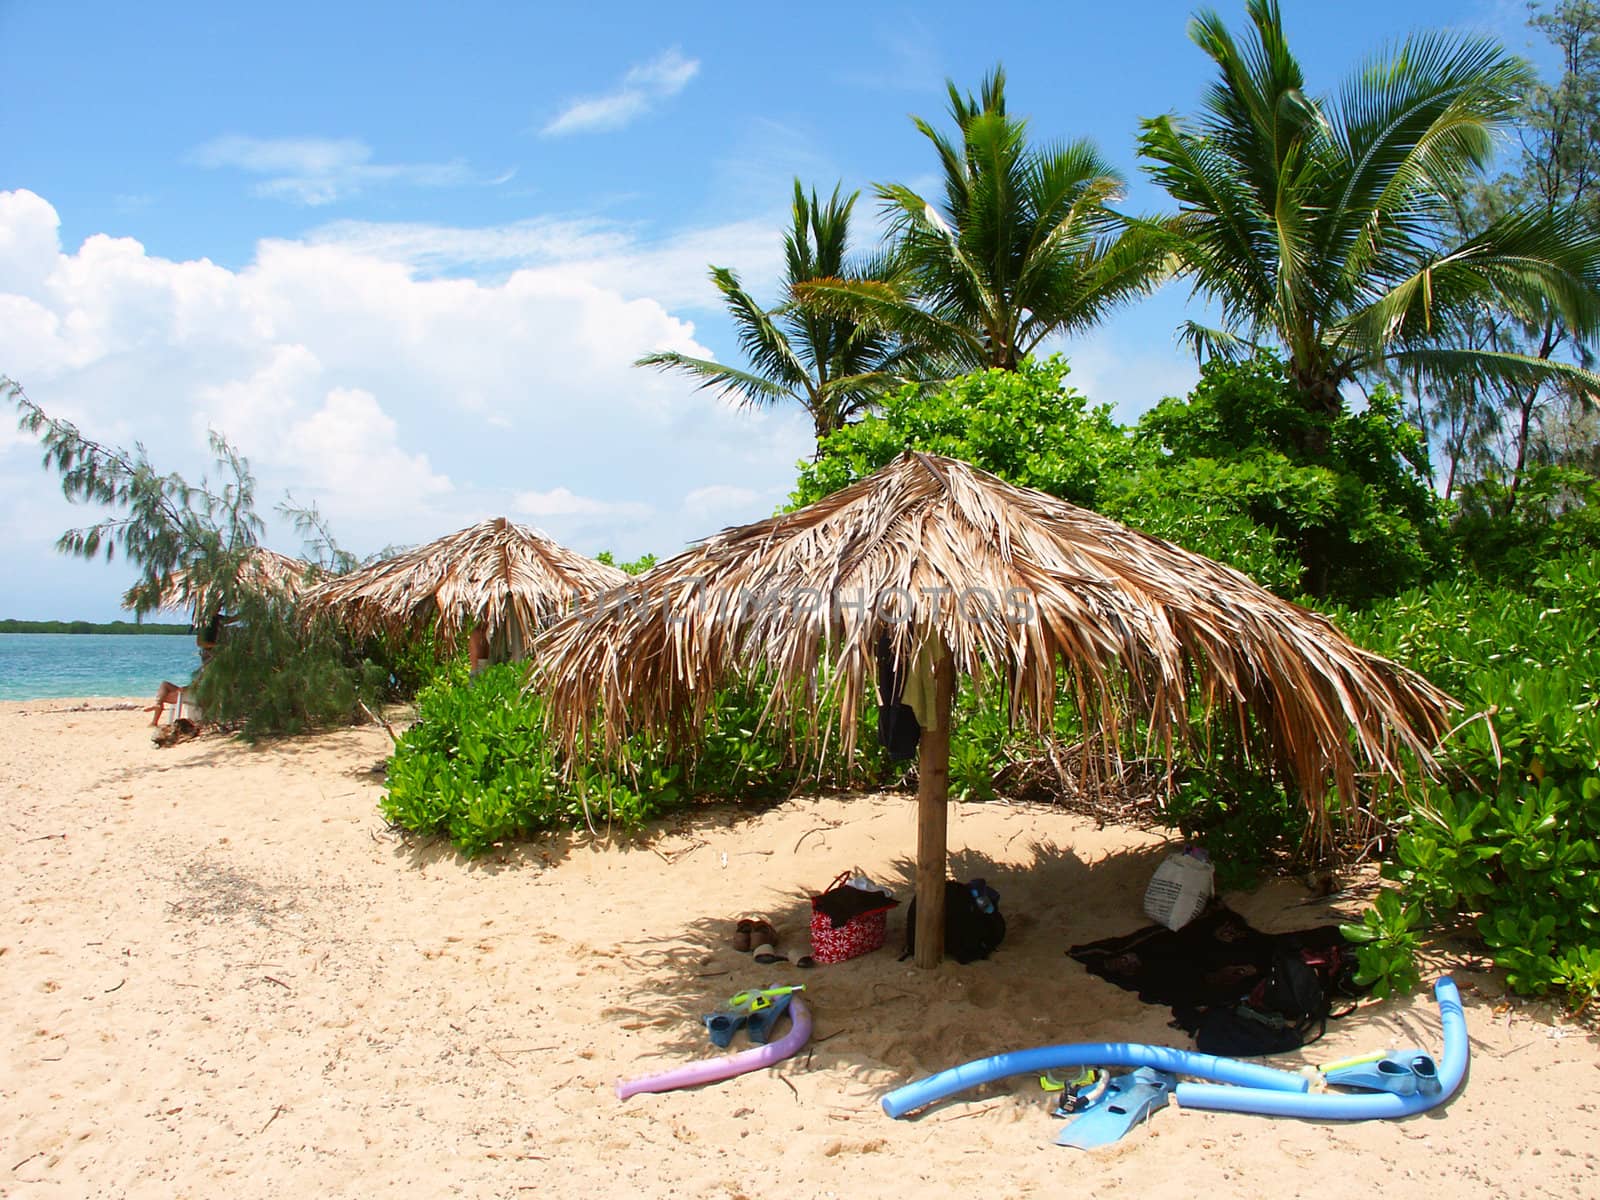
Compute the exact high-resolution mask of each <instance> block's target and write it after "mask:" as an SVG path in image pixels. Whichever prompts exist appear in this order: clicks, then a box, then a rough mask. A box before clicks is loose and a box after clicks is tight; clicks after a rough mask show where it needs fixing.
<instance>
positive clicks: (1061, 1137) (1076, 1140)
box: [1056, 1067, 1178, 1150]
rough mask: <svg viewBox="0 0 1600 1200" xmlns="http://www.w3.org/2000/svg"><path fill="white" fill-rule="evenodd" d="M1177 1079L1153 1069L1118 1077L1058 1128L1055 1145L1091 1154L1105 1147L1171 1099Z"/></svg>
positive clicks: (1141, 1069)
mask: <svg viewBox="0 0 1600 1200" xmlns="http://www.w3.org/2000/svg"><path fill="white" fill-rule="evenodd" d="M1177 1082H1178V1080H1177V1077H1176V1076H1174V1075H1171V1074H1169V1073H1167V1072H1166V1071H1158V1070H1156V1069H1155V1068H1154V1067H1140V1068H1139V1069H1138V1070H1137V1071H1133V1072H1131V1073H1129V1074H1127V1075H1118V1076H1116V1077H1115V1078H1114V1079H1112V1080H1111V1083H1110V1086H1108V1087H1107V1088H1106V1090H1105V1094H1104V1095H1102V1096H1101V1097H1100V1099H1099V1100H1098V1101H1097V1102H1096V1103H1095V1104H1093V1105H1092V1106H1090V1107H1089V1108H1088V1109H1086V1110H1085V1111H1084V1112H1082V1113H1080V1114H1079V1115H1078V1116H1077V1117H1075V1118H1074V1119H1073V1120H1071V1121H1069V1122H1067V1124H1065V1125H1063V1126H1062V1127H1061V1132H1060V1133H1058V1134H1056V1145H1058V1146H1076V1147H1077V1148H1078V1149H1079V1150H1093V1149H1095V1148H1096V1147H1098V1146H1109V1145H1110V1144H1111V1143H1112V1142H1114V1141H1116V1140H1117V1139H1119V1138H1120V1137H1122V1135H1123V1134H1125V1133H1127V1132H1128V1130H1130V1129H1132V1128H1133V1127H1134V1126H1135V1125H1137V1124H1138V1123H1139V1122H1140V1121H1143V1120H1144V1119H1145V1118H1147V1117H1148V1116H1149V1115H1150V1114H1151V1113H1153V1112H1155V1111H1156V1110H1157V1109H1161V1108H1165V1107H1166V1106H1167V1103H1168V1102H1169V1101H1170V1100H1171V1099H1172V1089H1173V1086H1174V1085H1175V1084H1176V1083H1177Z"/></svg>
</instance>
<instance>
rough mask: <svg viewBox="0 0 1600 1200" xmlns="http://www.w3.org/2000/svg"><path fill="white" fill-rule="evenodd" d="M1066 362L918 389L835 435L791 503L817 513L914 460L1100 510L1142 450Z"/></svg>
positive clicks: (807, 465)
mask: <svg viewBox="0 0 1600 1200" xmlns="http://www.w3.org/2000/svg"><path fill="white" fill-rule="evenodd" d="M1068 370H1069V368H1068V366H1067V363H1066V361H1065V360H1064V359H1062V358H1061V357H1060V356H1052V357H1050V358H1048V359H1044V360H1033V359H1029V360H1026V361H1025V362H1024V363H1023V364H1022V366H1021V367H1020V368H1019V369H1018V370H1016V371H999V370H992V371H979V372H976V373H974V374H971V375H964V376H962V377H961V378H959V379H953V380H951V381H949V382H948V383H946V384H944V385H942V386H940V387H939V388H936V389H924V388H921V387H918V386H909V387H906V388H903V389H901V390H900V391H898V392H895V393H894V394H892V395H890V396H888V397H887V398H886V399H885V400H884V401H883V405H882V411H881V412H879V413H876V414H873V415H870V416H867V417H865V418H863V419H862V420H860V421H857V422H855V423H854V424H851V425H846V426H844V427H843V428H842V429H839V430H837V431H835V432H834V433H831V434H829V435H828V436H827V437H825V438H823V439H822V440H821V441H820V442H818V443H817V455H816V458H815V460H813V461H811V462H803V463H801V464H800V478H799V480H798V482H797V483H796V484H795V490H794V495H793V496H792V497H791V501H792V504H793V506H794V507H799V506H801V505H804V504H810V503H812V502H813V501H815V500H820V499H821V498H822V497H823V496H827V495H830V494H831V493H833V492H836V491H838V490H839V489H840V488H842V487H844V486H846V485H847V484H850V483H853V482H855V481H856V480H858V479H862V478H864V477H866V476H868V475H870V474H872V473H873V472H874V471H876V470H878V469H879V468H881V467H885V466H887V465H888V464H889V463H891V462H893V461H894V459H895V458H896V457H897V456H898V455H899V454H900V453H901V452H902V451H904V450H907V449H912V450H920V451H923V452H924V453H927V454H943V455H947V456H949V457H951V458H959V459H963V460H965V461H966V462H970V463H972V464H973V465H974V466H977V467H981V468H982V469H983V470H985V471H991V472H993V473H994V474H996V475H998V476H1000V478H1002V479H1004V480H1006V481H1007V482H1010V483H1014V484H1017V485H1019V486H1021V487H1031V488H1038V489H1039V490H1041V491H1045V492H1049V493H1051V494H1052V495H1056V496H1060V497H1062V498H1063V499H1065V500H1070V501H1071V502H1072V503H1074V504H1080V505H1083V506H1085V507H1090V508H1092V507H1094V505H1095V503H1096V501H1097V499H1098V497H1099V494H1100V486H1101V482H1102V480H1103V479H1104V478H1106V477H1107V476H1108V475H1111V474H1113V473H1116V472H1120V471H1124V470H1126V469H1127V468H1128V466H1129V465H1130V464H1131V462H1132V455H1133V447H1132V446H1131V445H1130V443H1129V442H1128V440H1127V438H1126V436H1125V435H1124V434H1123V431H1122V429H1121V427H1120V426H1118V425H1117V423H1116V422H1115V421H1113V420H1112V419H1111V410H1110V408H1109V407H1108V406H1103V405H1102V406H1099V407H1093V408H1092V407H1090V405H1089V401H1088V398H1087V397H1085V396H1084V395H1083V393H1081V392H1079V391H1077V390H1075V389H1073V388H1072V387H1070V386H1068V385H1067V383H1066V378H1067V374H1068Z"/></svg>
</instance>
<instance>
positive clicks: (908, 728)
mask: <svg viewBox="0 0 1600 1200" xmlns="http://www.w3.org/2000/svg"><path fill="white" fill-rule="evenodd" d="M906 666H907V664H906V663H900V664H899V665H898V667H897V665H896V663H895V661H894V643H893V642H892V641H890V640H889V635H888V634H886V633H885V634H880V635H879V637H878V744H879V745H881V746H883V747H884V748H885V749H887V750H888V751H889V757H890V758H892V759H895V760H897V761H900V760H904V759H908V758H915V757H916V756H917V746H918V744H919V743H920V742H921V741H922V726H921V725H918V724H917V714H916V713H914V712H912V711H911V706H910V705H909V704H901V703H900V697H901V696H903V695H904V694H905V690H906V670H905V668H906Z"/></svg>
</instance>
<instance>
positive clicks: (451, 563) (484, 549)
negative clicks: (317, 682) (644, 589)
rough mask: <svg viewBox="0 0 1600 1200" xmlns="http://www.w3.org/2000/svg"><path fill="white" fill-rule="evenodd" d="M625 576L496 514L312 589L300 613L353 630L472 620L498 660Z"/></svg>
mask: <svg viewBox="0 0 1600 1200" xmlns="http://www.w3.org/2000/svg"><path fill="white" fill-rule="evenodd" d="M627 581H628V576H627V575H626V574H625V573H624V572H622V571H619V570H617V568H615V567H608V566H606V565H605V564H604V563H599V562H595V561H594V560H593V559H592V558H585V557H584V556H583V555H581V554H578V553H576V552H575V551H572V550H568V549H567V548H566V547H565V546H562V545H559V544H557V543H556V542H554V541H552V540H551V539H550V538H548V537H546V536H545V535H544V534H542V533H540V532H539V531H538V530H536V529H531V528H529V527H528V526H526V525H515V524H513V523H512V522H510V521H508V520H506V519H505V518H504V517H495V518H493V519H491V520H488V521H483V522H481V523H480V524H477V525H473V526H471V527H470V528H467V529H462V530H459V531H457V532H456V533H452V534H449V535H447V536H445V537H442V538H439V539H438V540H436V541H432V542H429V543H428V544H427V545H425V546H418V547H416V548H415V549H412V550H407V551H406V552H405V553H403V554H398V555H396V556H395V557H393V558H388V559H385V560H383V561H382V562H379V563H374V564H373V565H372V566H370V567H364V568H362V569H361V570H359V571H352V572H351V573H350V574H348V575H341V576H339V577H338V578H337V579H333V580H330V581H329V582H328V583H326V584H324V585H322V586H321V587H319V588H317V589H316V590H315V591H313V592H311V593H309V594H308V595H307V596H306V597H305V607H306V611H307V613H308V614H311V613H316V612H328V613H331V614H332V615H333V616H334V617H335V618H336V619H337V620H339V621H340V623H342V624H343V625H344V626H345V627H346V628H348V629H349V630H350V631H351V632H352V633H355V634H356V635H357V636H364V635H366V634H368V633H373V632H376V631H378V630H388V631H398V630H401V629H405V628H409V627H415V626H417V625H420V624H422V623H424V622H426V621H428V620H430V619H432V618H433V617H435V616H437V617H438V620H439V633H440V634H441V636H443V637H445V638H454V637H456V636H457V635H458V634H460V633H461V632H462V631H463V630H464V629H466V628H467V627H468V626H469V625H474V626H478V627H481V628H483V629H484V630H485V632H486V633H487V635H488V638H489V642H490V644H491V646H493V648H494V650H495V654H496V656H497V657H504V658H526V657H527V655H528V653H529V650H530V648H531V646H532V643H533V637H534V634H535V633H536V632H537V631H538V630H539V628H540V626H542V625H545V624H548V623H549V622H550V621H551V620H553V619H554V618H556V617H558V616H560V615H561V614H562V613H564V612H566V611H567V610H568V609H569V608H570V607H571V606H572V605H573V604H574V603H575V602H576V601H578V600H579V599H581V598H582V597H584V596H587V595H590V594H592V593H595V592H599V591H603V590H605V589H607V588H615V587H620V586H621V585H623V584H625V583H626V582H627Z"/></svg>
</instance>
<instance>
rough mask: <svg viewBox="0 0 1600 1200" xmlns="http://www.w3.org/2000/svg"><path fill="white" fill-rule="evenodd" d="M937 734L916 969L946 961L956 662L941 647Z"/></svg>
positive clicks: (931, 758)
mask: <svg viewBox="0 0 1600 1200" xmlns="http://www.w3.org/2000/svg"><path fill="white" fill-rule="evenodd" d="M933 680H934V693H933V694H934V704H935V706H936V709H937V711H938V714H939V727H938V728H937V729H924V730H923V731H922V740H921V742H920V743H919V744H918V746H917V928H916V941H917V953H916V960H915V961H916V964H917V966H919V967H937V966H938V965H939V963H940V962H941V961H942V960H943V958H944V881H945V840H946V839H945V828H946V823H947V816H948V813H949V803H950V700H951V697H952V696H953V695H954V694H955V662H954V660H953V659H951V657H950V649H949V647H947V646H946V645H945V644H944V641H943V639H941V640H940V642H939V657H938V658H937V659H936V660H935V662H934V667H933Z"/></svg>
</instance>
